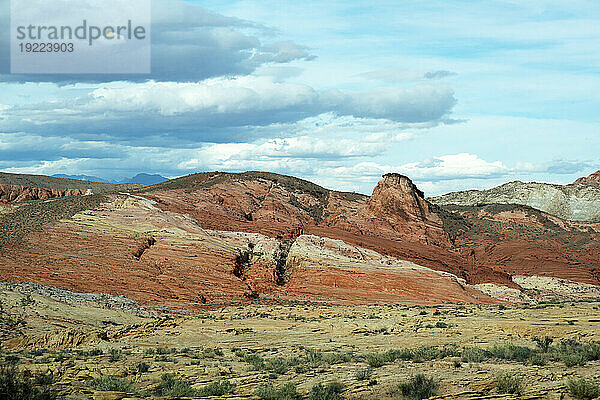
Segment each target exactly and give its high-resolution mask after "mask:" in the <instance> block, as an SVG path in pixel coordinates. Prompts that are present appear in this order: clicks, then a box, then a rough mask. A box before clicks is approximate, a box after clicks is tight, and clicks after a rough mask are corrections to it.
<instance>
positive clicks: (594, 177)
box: [573, 171, 600, 187]
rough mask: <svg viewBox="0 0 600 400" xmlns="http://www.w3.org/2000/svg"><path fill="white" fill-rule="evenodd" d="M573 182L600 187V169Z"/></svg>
mask: <svg viewBox="0 0 600 400" xmlns="http://www.w3.org/2000/svg"><path fill="white" fill-rule="evenodd" d="M573 183H574V184H576V185H577V184H580V185H590V186H597V187H600V171H596V172H594V173H593V174H591V175H589V176H586V177H583V178H579V179H577V180H576V181H575V182H573Z"/></svg>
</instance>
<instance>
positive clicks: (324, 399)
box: [308, 382, 344, 400]
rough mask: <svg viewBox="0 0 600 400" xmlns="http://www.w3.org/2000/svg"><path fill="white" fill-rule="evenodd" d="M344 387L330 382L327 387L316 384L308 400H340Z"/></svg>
mask: <svg viewBox="0 0 600 400" xmlns="http://www.w3.org/2000/svg"><path fill="white" fill-rule="evenodd" d="M343 391H344V386H343V385H342V384H341V383H339V382H331V383H328V384H327V385H323V384H322V383H317V384H316V385H315V386H313V387H312V390H311V391H310V395H309V397H308V398H309V399H310V400H342V398H343V397H342V392H343Z"/></svg>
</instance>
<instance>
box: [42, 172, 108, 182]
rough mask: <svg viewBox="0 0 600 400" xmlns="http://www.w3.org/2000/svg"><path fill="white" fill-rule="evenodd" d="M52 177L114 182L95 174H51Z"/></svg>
mask: <svg viewBox="0 0 600 400" xmlns="http://www.w3.org/2000/svg"><path fill="white" fill-rule="evenodd" d="M52 176H53V177H54V178H62V179H76V180H78V181H88V182H103V183H114V182H110V181H108V180H106V179H103V178H98V177H97V176H91V175H66V174H54V175H52Z"/></svg>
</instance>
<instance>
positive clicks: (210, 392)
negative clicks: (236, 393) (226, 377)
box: [194, 381, 233, 397]
mask: <svg viewBox="0 0 600 400" xmlns="http://www.w3.org/2000/svg"><path fill="white" fill-rule="evenodd" d="M194 392H195V395H196V396H200V397H209V396H225V395H226V394H230V393H233V384H232V383H231V382H229V381H217V382H212V383H209V384H208V385H206V386H204V387H202V388H200V389H198V390H195V391H194Z"/></svg>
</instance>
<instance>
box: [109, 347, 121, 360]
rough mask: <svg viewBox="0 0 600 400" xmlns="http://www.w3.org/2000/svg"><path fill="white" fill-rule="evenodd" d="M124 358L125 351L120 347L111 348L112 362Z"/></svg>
mask: <svg viewBox="0 0 600 400" xmlns="http://www.w3.org/2000/svg"><path fill="white" fill-rule="evenodd" d="M121 358H123V352H122V351H121V350H119V349H110V362H116V361H119V360H121Z"/></svg>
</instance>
